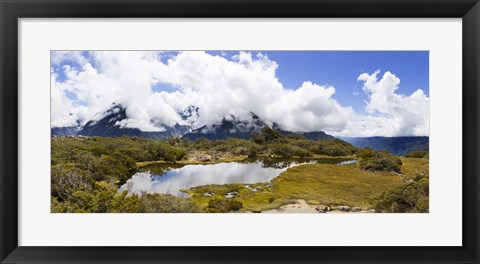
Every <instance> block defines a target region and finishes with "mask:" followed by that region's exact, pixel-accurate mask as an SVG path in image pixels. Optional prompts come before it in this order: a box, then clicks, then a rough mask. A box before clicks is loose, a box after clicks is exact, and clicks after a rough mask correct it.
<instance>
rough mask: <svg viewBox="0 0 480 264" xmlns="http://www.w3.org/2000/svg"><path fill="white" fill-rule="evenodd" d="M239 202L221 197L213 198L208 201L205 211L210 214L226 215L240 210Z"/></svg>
mask: <svg viewBox="0 0 480 264" xmlns="http://www.w3.org/2000/svg"><path fill="white" fill-rule="evenodd" d="M242 207H243V204H242V202H241V201H238V200H235V199H229V198H223V197H215V198H213V199H211V200H210V201H208V206H207V211H208V212H210V213H227V212H230V211H238V210H240V209H242Z"/></svg>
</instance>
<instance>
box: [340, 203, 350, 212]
mask: <svg viewBox="0 0 480 264" xmlns="http://www.w3.org/2000/svg"><path fill="white" fill-rule="evenodd" d="M337 210H339V211H344V212H348V211H350V207H349V206H346V205H341V206H337Z"/></svg>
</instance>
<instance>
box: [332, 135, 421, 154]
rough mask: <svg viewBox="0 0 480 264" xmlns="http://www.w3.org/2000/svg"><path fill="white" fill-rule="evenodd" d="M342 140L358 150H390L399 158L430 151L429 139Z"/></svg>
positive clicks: (359, 138) (367, 138)
mask: <svg viewBox="0 0 480 264" xmlns="http://www.w3.org/2000/svg"><path fill="white" fill-rule="evenodd" d="M341 139H342V140H345V141H347V142H349V143H351V144H352V145H354V146H355V147H358V148H363V147H370V148H372V149H374V150H388V151H390V152H391V153H393V154H395V155H398V156H403V155H406V154H408V153H410V152H414V151H428V149H429V137H354V138H349V137H341Z"/></svg>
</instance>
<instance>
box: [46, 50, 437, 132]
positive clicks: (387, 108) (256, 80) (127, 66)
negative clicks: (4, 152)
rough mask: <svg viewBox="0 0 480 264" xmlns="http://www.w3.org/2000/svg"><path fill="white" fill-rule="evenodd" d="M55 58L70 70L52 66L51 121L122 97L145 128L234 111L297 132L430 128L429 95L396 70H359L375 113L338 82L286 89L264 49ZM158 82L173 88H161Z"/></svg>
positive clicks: (128, 123) (92, 111)
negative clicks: (409, 88)
mask: <svg viewBox="0 0 480 264" xmlns="http://www.w3.org/2000/svg"><path fill="white" fill-rule="evenodd" d="M87 56H88V57H87ZM72 61H73V62H74V63H75V64H76V65H75V66H73V65H70V64H69V62H72ZM52 65H56V66H57V68H58V67H61V71H62V74H64V76H65V78H64V79H63V80H59V78H58V74H57V72H54V71H52V77H51V78H52V87H51V89H52V126H67V125H72V124H74V122H77V121H78V122H80V123H81V124H84V123H85V122H87V121H89V120H90V119H94V118H99V116H98V115H97V116H96V117H95V115H96V114H98V113H99V112H100V113H101V112H103V111H104V110H106V109H107V108H109V107H110V106H111V105H112V103H117V104H122V105H124V106H125V107H126V108H127V116H128V119H127V120H124V121H122V122H121V123H119V125H121V126H124V127H131V128H139V129H141V130H143V131H162V130H163V129H164V126H173V125H175V124H186V123H192V122H193V124H194V125H195V126H196V127H200V126H202V125H205V124H213V123H216V122H219V121H220V120H221V119H222V118H224V117H228V116H230V115H234V116H236V117H238V118H240V119H247V118H249V117H250V112H253V113H255V114H257V115H258V116H260V117H261V118H262V119H264V120H265V121H266V122H267V123H269V124H273V123H277V124H279V125H280V126H281V127H282V128H283V129H286V130H290V131H319V130H322V131H327V132H329V133H332V134H336V135H349V134H353V133H356V134H358V133H368V132H364V131H375V133H377V132H378V133H383V134H385V133H386V132H385V130H384V129H380V128H379V127H383V126H386V124H390V125H391V126H392V127H391V132H388V134H391V135H400V134H402V133H404V134H414V135H420V134H422V133H425V132H426V133H428V97H426V96H425V95H424V94H423V92H422V91H421V90H419V91H417V92H415V93H414V94H412V95H410V96H403V95H399V94H397V93H396V90H397V89H398V84H399V82H400V80H399V79H398V78H397V77H395V75H393V74H391V73H389V72H387V73H385V75H384V76H383V78H382V79H381V80H377V74H378V72H375V73H373V74H371V75H369V74H367V73H365V74H362V75H360V76H359V81H363V82H364V87H363V90H364V91H365V92H366V93H367V94H369V102H368V104H367V107H366V110H367V112H368V115H358V114H356V113H355V112H354V111H353V109H352V108H351V107H349V106H343V105H342V104H341V103H340V102H338V101H337V100H336V99H335V98H334V95H335V88H334V87H333V86H324V85H320V84H316V83H313V82H311V81H308V80H305V82H304V83H303V84H302V85H301V86H300V87H298V88H297V89H286V88H285V87H283V85H282V83H280V81H279V80H278V78H277V75H276V70H277V68H278V67H280V65H278V64H277V63H276V62H275V61H272V60H270V59H269V58H268V56H266V55H265V54H262V53H257V54H252V53H250V52H239V53H238V54H236V55H235V56H233V57H231V58H226V57H225V55H223V56H214V55H211V54H208V53H206V52H202V51H188V52H178V53H173V54H172V53H171V52H170V53H168V54H166V53H162V52H153V51H152V52H150V51H148V52H146V51H93V52H72V53H68V52H60V53H58V54H57V53H56V52H53V53H52ZM156 85H162V86H168V87H171V88H172V89H168V91H161V92H159V91H157V90H156V89H154V87H155V86H156ZM66 93H69V94H73V95H74V96H75V100H72V99H71V98H69V97H68V96H66ZM190 105H194V106H197V107H199V116H200V117H199V118H198V119H195V118H194V117H192V119H191V120H184V119H182V118H181V117H180V115H179V112H182V111H183V110H184V109H186V108H187V107H188V106H190ZM419 109H420V110H419ZM425 112H426V114H427V117H426V116H424V114H425ZM425 120H426V121H427V123H425ZM390 125H389V128H390ZM359 129H363V130H361V131H360V130H359ZM389 131H390V130H389ZM377 135H378V134H377Z"/></svg>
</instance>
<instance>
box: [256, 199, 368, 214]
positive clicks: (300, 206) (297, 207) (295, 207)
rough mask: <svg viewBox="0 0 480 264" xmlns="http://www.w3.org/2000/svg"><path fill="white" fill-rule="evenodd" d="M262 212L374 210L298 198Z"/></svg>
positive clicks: (347, 211) (358, 211) (353, 211)
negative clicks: (318, 202)
mask: <svg viewBox="0 0 480 264" xmlns="http://www.w3.org/2000/svg"><path fill="white" fill-rule="evenodd" d="M262 213H375V210H367V209H363V208H360V207H349V206H346V205H342V206H328V205H311V204H308V203H307V202H306V201H305V200H302V199H299V200H297V201H296V202H295V203H293V204H286V205H282V206H280V207H279V208H277V209H272V210H266V211H263V212H262Z"/></svg>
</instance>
